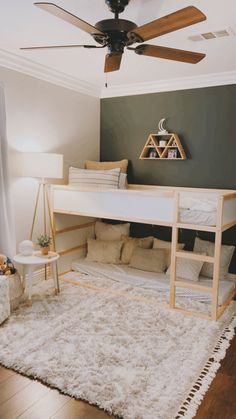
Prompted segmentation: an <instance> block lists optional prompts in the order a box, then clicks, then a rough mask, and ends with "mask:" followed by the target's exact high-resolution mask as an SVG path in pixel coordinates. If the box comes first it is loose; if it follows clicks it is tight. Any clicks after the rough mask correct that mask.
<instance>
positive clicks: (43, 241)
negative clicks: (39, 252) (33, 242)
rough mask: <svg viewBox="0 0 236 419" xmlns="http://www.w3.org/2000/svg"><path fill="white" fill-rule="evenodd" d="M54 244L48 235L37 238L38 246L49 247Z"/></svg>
mask: <svg viewBox="0 0 236 419" xmlns="http://www.w3.org/2000/svg"><path fill="white" fill-rule="evenodd" d="M51 243H52V237H50V236H48V235H47V234H41V235H40V236H39V237H38V238H37V244H38V245H39V246H40V247H48V246H50V244H51Z"/></svg>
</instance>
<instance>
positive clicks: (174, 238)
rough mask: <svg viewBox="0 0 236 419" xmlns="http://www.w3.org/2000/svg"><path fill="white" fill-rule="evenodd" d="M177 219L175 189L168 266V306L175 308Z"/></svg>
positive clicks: (177, 208) (177, 194)
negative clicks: (169, 261)
mask: <svg viewBox="0 0 236 419" xmlns="http://www.w3.org/2000/svg"><path fill="white" fill-rule="evenodd" d="M178 219H179V193H178V192H177V191H175V195H174V222H173V226H172V239H171V268H170V308H175V290H176V286H175V282H176V263H177V260H176V251H177V244H178V227H177V223H178Z"/></svg>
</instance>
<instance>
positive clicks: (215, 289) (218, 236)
mask: <svg viewBox="0 0 236 419" xmlns="http://www.w3.org/2000/svg"><path fill="white" fill-rule="evenodd" d="M223 206H224V197H223V196H221V197H220V199H219V202H218V208H217V217H216V233H215V252H214V265H213V283H212V311H211V318H212V320H217V318H218V293H219V281H220V258H221V241H222V217H223Z"/></svg>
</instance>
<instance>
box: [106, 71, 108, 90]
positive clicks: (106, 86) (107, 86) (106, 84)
mask: <svg viewBox="0 0 236 419" xmlns="http://www.w3.org/2000/svg"><path fill="white" fill-rule="evenodd" d="M105 88H106V89H107V88H108V84H107V73H106V75H105Z"/></svg>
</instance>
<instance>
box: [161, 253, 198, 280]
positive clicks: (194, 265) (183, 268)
mask: <svg viewBox="0 0 236 419" xmlns="http://www.w3.org/2000/svg"><path fill="white" fill-rule="evenodd" d="M189 253H192V252H189ZM194 253H196V252H194ZM199 254H201V255H203V254H204V255H205V254H206V253H199ZM203 263H204V262H203V261H201V260H193V259H181V258H177V265H176V276H177V277H178V278H180V279H187V280H190V281H194V282H197V281H198V280H199V274H200V271H201V269H202V266H203ZM166 275H170V266H169V268H168V269H167V271H166Z"/></svg>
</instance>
